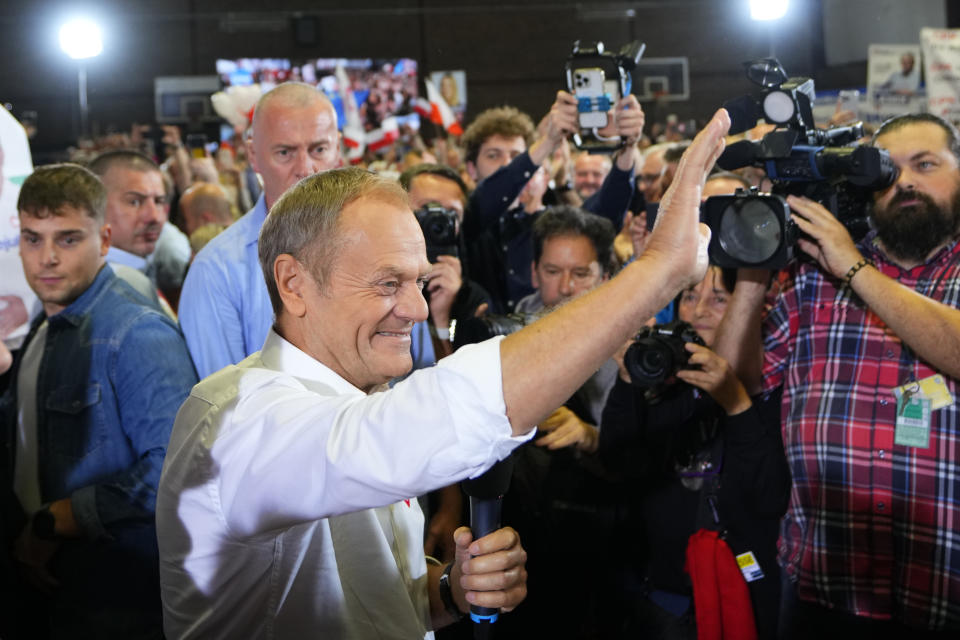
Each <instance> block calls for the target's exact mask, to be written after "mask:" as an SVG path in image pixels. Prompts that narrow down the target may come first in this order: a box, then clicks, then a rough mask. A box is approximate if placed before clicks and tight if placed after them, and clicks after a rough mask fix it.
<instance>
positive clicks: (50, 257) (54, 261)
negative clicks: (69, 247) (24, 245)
mask: <svg viewBox="0 0 960 640" xmlns="http://www.w3.org/2000/svg"><path fill="white" fill-rule="evenodd" d="M42 257H43V264H45V265H47V266H50V267H52V266H56V265H58V264H60V256H58V255H57V245H56V243H54V242H51V243H49V244H47V245H46V246H44V248H43V256H42Z"/></svg>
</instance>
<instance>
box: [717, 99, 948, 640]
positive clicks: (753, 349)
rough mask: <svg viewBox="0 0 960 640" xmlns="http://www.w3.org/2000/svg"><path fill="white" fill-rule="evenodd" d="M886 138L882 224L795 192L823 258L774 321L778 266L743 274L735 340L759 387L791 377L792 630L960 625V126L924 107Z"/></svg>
mask: <svg viewBox="0 0 960 640" xmlns="http://www.w3.org/2000/svg"><path fill="white" fill-rule="evenodd" d="M873 144H874V145H875V146H876V147H879V148H881V149H886V150H887V151H888V152H889V154H890V157H891V159H892V160H893V162H894V163H895V164H896V166H897V167H898V169H899V171H900V175H899V177H898V178H897V180H896V182H895V183H894V184H893V185H892V186H890V187H889V188H887V189H885V190H883V191H879V192H877V193H876V194H875V196H874V202H873V204H874V208H873V213H872V223H873V226H874V231H872V232H871V233H869V234H868V235H867V236H866V237H865V238H864V239H863V240H862V241H860V242H859V243H854V242H853V240H852V239H851V237H850V235H849V233H848V232H847V230H846V228H845V227H844V226H843V225H842V224H841V223H840V222H839V221H838V220H837V219H836V218H835V217H834V215H832V214H831V212H830V211H828V210H826V209H825V208H824V207H822V206H820V205H819V204H817V203H814V202H812V201H810V200H807V199H804V198H797V197H790V198H789V199H788V202H789V204H790V206H791V207H792V209H793V219H794V220H795V221H796V223H797V225H799V228H800V230H801V231H803V233H804V234H805V236H806V237H805V238H801V240H800V241H799V246H800V248H801V249H802V250H803V251H804V252H805V253H806V254H808V255H809V256H810V257H811V258H813V260H805V261H798V262H795V263H794V264H793V265H791V266H790V267H789V270H788V272H787V277H786V281H785V285H784V287H783V289H782V290H781V291H780V292H779V294H778V295H777V297H776V300H775V302H774V305H773V308H772V309H771V310H770V311H769V313H768V315H767V317H766V320H765V322H763V323H761V322H760V321H759V320H755V318H756V317H757V315H756V314H757V312H758V311H759V310H760V308H761V307H762V306H763V305H764V300H765V291H766V284H767V281H768V275H767V274H766V273H760V272H749V271H745V272H743V273H742V275H741V277H740V280H739V283H738V285H737V288H736V291H735V295H734V296H733V299H732V302H731V306H730V312H729V313H728V314H727V321H726V322H725V326H724V327H723V328H722V330H721V336H720V338H719V339H718V351H720V352H721V353H724V354H725V355H726V356H727V357H728V359H729V360H730V361H731V363H736V366H737V368H738V370H739V371H740V372H741V378H742V379H743V380H744V382H745V383H746V384H747V387H748V389H750V390H751V391H760V390H761V389H762V390H763V391H764V392H765V393H768V394H769V393H772V392H774V391H775V390H778V389H780V388H782V393H783V404H782V411H783V440H784V444H785V446H786V451H787V455H788V460H789V463H790V467H791V471H792V473H793V478H794V489H793V491H792V493H791V500H790V506H789V509H788V512H787V515H786V517H785V518H784V521H783V524H782V529H781V543H780V558H781V563H782V564H783V566H784V568H785V569H786V574H787V576H789V578H790V580H789V581H784V587H785V589H784V591H785V594H784V596H785V597H784V603H783V604H784V608H783V612H782V616H781V620H782V623H781V628H782V629H784V632H785V634H786V637H797V638H809V637H866V636H867V635H868V634H876V632H878V631H879V632H880V633H881V635H886V634H888V633H889V632H890V631H899V632H901V633H903V634H904V635H905V636H909V637H911V638H917V637H927V636H926V635H922V634H923V633H924V630H926V632H927V633H929V634H931V637H933V636H934V635H935V634H936V633H937V632H940V631H945V630H952V631H953V635H954V636H955V634H956V630H957V629H960V599H958V598H957V596H956V594H957V593H960V556H958V555H957V554H956V553H954V549H955V547H956V544H955V538H956V536H957V535H958V529H960V524H958V521H957V516H956V514H957V512H958V510H957V506H958V505H957V496H958V495H960V476H958V475H957V474H956V473H954V467H955V464H956V460H957V459H958V458H960V439H958V436H957V432H956V425H957V424H958V420H960V410H958V405H957V403H956V401H955V399H954V398H955V394H956V386H957V385H956V383H957V378H958V377H960V357H958V356H960V311H958V309H957V307H958V306H960V260H958V257H960V244H958V243H957V236H958V232H960V207H958V204H960V140H958V134H957V131H956V129H955V128H954V127H953V126H951V125H950V124H949V123H947V122H945V121H943V120H941V119H940V118H938V117H936V116H933V115H930V114H911V115H906V116H899V117H897V118H894V119H892V120H889V121H887V122H886V123H885V124H884V125H883V126H882V127H881V128H880V129H879V131H878V132H877V134H876V136H875V137H874V141H873ZM761 338H762V348H761V346H760V345H761ZM761 374H762V377H761ZM904 385H906V386H904ZM792 592H793V593H792Z"/></svg>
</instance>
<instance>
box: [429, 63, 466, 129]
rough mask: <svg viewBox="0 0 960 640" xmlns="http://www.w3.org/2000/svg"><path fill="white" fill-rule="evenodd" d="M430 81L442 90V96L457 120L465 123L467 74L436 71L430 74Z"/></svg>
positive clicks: (459, 71)
mask: <svg viewBox="0 0 960 640" xmlns="http://www.w3.org/2000/svg"><path fill="white" fill-rule="evenodd" d="M430 81H431V82H432V83H433V86H435V87H436V88H437V89H439V90H440V95H441V96H443V99H444V100H445V101H446V103H447V104H448V105H449V106H450V109H451V110H452V111H453V113H454V115H456V116H457V120H458V121H459V122H463V114H464V113H465V112H466V110H467V72H466V71H462V70H458V71H434V72H433V73H431V74H430Z"/></svg>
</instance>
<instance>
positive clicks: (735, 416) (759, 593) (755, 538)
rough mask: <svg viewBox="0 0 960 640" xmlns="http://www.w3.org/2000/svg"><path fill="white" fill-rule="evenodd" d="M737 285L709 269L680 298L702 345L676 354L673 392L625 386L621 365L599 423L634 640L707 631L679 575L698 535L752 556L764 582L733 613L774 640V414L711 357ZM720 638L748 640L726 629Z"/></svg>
mask: <svg viewBox="0 0 960 640" xmlns="http://www.w3.org/2000/svg"><path fill="white" fill-rule="evenodd" d="M734 281H735V272H734V271H731V270H724V271H721V269H719V268H718V267H715V266H711V267H710V268H709V269H708V270H707V274H706V276H705V277H704V279H703V280H702V281H701V282H700V283H698V284H696V285H694V286H692V287H690V288H689V289H687V290H686V291H684V292H682V293H681V295H680V296H679V297H678V299H677V316H678V318H679V320H680V321H681V322H685V323H689V325H690V326H691V327H692V328H693V329H694V330H695V331H696V334H697V335H698V336H699V337H700V339H701V340H702V342H703V344H696V343H694V342H685V343H682V344H676V345H675V346H676V348H678V349H680V348H682V349H685V353H686V354H687V355H686V357H687V358H689V360H688V362H687V363H678V364H682V368H679V370H678V371H676V374H675V376H676V379H677V380H678V381H677V380H673V381H672V382H671V380H670V378H668V379H667V380H666V381H665V382H663V383H661V384H660V385H658V386H657V387H655V388H650V387H641V386H638V385H635V384H632V383H631V379H630V373H629V372H628V369H627V368H626V367H625V366H624V365H623V362H622V361H621V362H620V365H621V366H620V375H619V377H618V379H617V381H616V384H615V385H614V387H613V389H612V390H611V392H610V395H609V397H608V399H607V405H606V407H605V408H604V411H603V429H602V430H601V431H600V448H599V451H600V456H601V459H602V460H603V463H604V467H605V468H606V469H608V470H609V471H611V472H614V473H617V474H620V475H623V476H625V478H626V479H627V480H629V482H630V485H631V487H632V491H630V493H629V495H630V497H631V504H630V508H629V511H628V516H627V518H626V526H624V527H623V529H622V530H621V534H622V535H623V537H624V540H631V541H633V544H632V545H630V546H629V548H631V549H633V550H634V553H633V556H632V557H630V558H628V559H627V560H626V562H625V563H624V564H625V571H626V575H627V577H626V580H625V581H626V583H627V584H634V585H639V594H634V595H633V596H632V601H631V600H627V602H626V603H625V606H626V608H627V609H628V610H630V611H632V614H631V615H630V617H628V621H627V622H626V626H627V628H628V629H629V631H630V633H631V634H632V635H634V636H642V637H647V636H648V635H649V637H658V638H660V637H662V638H691V639H693V638H696V637H697V624H698V623H700V624H703V625H704V627H705V628H709V625H710V622H708V621H709V620H710V618H709V615H710V611H711V609H710V608H709V607H708V606H707V604H703V603H701V604H699V605H698V604H697V603H696V602H694V600H695V598H696V596H697V594H696V593H695V592H694V584H695V582H696V577H695V576H692V575H691V576H688V575H687V569H686V568H685V565H686V563H687V562H688V557H689V554H690V553H691V552H692V550H694V549H696V548H697V547H696V545H697V544H698V543H697V542H694V540H693V539H692V538H691V536H693V534H695V533H696V532H697V531H698V530H700V529H708V530H714V531H723V532H725V533H724V538H725V539H726V541H727V543H728V544H729V546H730V548H731V549H732V551H733V553H734V554H738V555H739V554H744V553H747V552H752V553H753V556H754V558H755V563H754V564H756V565H758V566H759V568H760V571H762V577H761V578H759V579H757V580H754V581H752V582H751V583H750V599H751V600H752V601H753V603H752V607H747V606H745V605H746V604H748V603H746V601H745V600H740V601H739V603H738V604H739V605H740V607H739V609H738V610H739V611H740V612H741V613H743V615H744V617H747V613H746V612H748V611H749V610H750V609H752V610H753V613H754V618H755V624H756V627H757V630H758V633H759V637H760V638H773V637H774V636H775V633H776V628H777V611H778V606H779V588H780V583H779V572H778V566H777V562H776V540H777V525H778V521H779V518H780V516H782V515H783V513H784V511H785V509H786V504H787V498H788V492H789V489H790V476H789V472H788V471H787V464H786V460H785V459H784V456H783V445H782V443H781V440H780V435H779V426H780V421H779V413H778V405H777V403H776V402H770V403H767V404H766V405H761V406H755V405H754V403H753V402H752V400H751V399H750V397H749V396H748V395H747V392H746V390H745V388H744V386H743V385H742V384H741V383H740V381H739V380H738V379H737V377H736V375H735V374H734V372H733V370H732V369H731V367H730V366H729V365H728V364H727V362H726V361H725V360H724V359H723V358H721V357H720V356H718V355H717V354H716V353H714V352H713V351H712V350H711V349H710V346H711V345H712V344H713V339H714V334H715V331H716V328H717V326H718V325H719V324H720V320H721V319H722V318H723V316H724V313H725V312H726V309H727V303H728V300H729V297H730V292H731V290H732V289H733V285H734ZM672 339H673V340H676V341H678V342H679V341H680V338H679V337H677V338H672ZM704 345H705V346H704ZM638 346H639V345H638ZM668 375H669V374H668ZM671 377H672V376H671ZM634 382H636V381H634ZM703 392H706V393H703ZM637 540H640V541H641V544H639V545H638V544H637V542H636V541H637ZM688 541H689V542H688ZM728 557H729V554H728ZM729 560H730V561H731V562H732V561H733V558H732V557H729ZM691 574H693V572H691ZM736 579H737V580H740V576H739V575H737V576H736ZM692 580H693V582H694V584H691V581H692ZM741 584H742V582H741ZM743 592H744V590H743V589H741V591H740V593H741V594H743ZM628 598H631V596H630V595H628ZM724 602H725V606H729V604H728V603H729V601H726V600H725V601H724ZM735 608H736V607H735ZM694 613H696V621H695V620H694ZM705 616H706V617H705ZM731 634H732V635H731ZM723 637H732V638H739V637H747V636H744V635H741V634H740V633H737V632H733V631H732V630H731V629H730V628H728V627H724V635H723Z"/></svg>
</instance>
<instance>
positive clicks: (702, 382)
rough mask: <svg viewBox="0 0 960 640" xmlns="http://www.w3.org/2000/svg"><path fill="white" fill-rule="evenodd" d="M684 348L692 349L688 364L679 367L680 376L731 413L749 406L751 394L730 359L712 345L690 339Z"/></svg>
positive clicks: (738, 411)
mask: <svg viewBox="0 0 960 640" xmlns="http://www.w3.org/2000/svg"><path fill="white" fill-rule="evenodd" d="M684 348H685V349H686V350H687V351H688V352H690V356H689V359H688V360H687V367H688V368H683V369H680V370H679V371H677V373H676V375H677V379H678V380H683V381H684V382H686V383H687V384H690V385H693V386H694V387H697V388H698V389H703V390H704V391H706V392H707V393H709V394H710V396H711V397H712V398H713V399H714V400H716V402H717V404H719V405H720V406H721V407H723V410H724V411H726V413H727V415H728V416H733V415H737V414H738V413H743V412H744V411H746V410H747V409H749V408H750V406H751V404H752V402H751V400H750V396H749V395H747V390H746V389H745V388H744V386H743V384H742V383H741V382H740V379H739V378H738V377H737V375H736V373H734V371H733V367H731V366H730V363H728V362H727V361H726V360H724V359H723V358H722V357H721V356H719V355H717V354H716V353H715V352H713V351H711V350H710V349H709V348H707V347H705V346H703V345H700V344H696V343H694V342H687V343H686V344H684Z"/></svg>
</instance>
